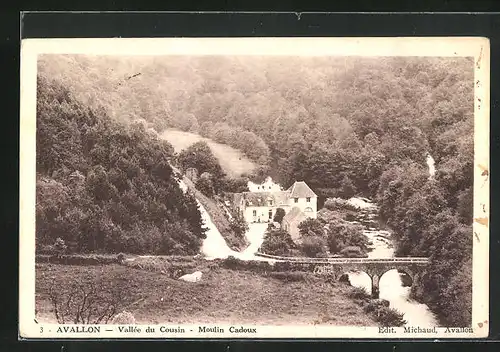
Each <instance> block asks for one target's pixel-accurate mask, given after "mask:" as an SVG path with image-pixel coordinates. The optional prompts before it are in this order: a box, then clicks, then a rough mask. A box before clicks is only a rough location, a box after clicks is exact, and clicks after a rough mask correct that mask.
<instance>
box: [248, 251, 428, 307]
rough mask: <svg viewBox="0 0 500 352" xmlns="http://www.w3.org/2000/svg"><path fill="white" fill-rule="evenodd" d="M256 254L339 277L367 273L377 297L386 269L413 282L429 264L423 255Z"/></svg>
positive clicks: (374, 294)
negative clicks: (371, 256) (359, 256)
mask: <svg viewBox="0 0 500 352" xmlns="http://www.w3.org/2000/svg"><path fill="white" fill-rule="evenodd" d="M256 255H258V256H261V257H265V258H269V259H273V260H275V261H277V262H288V263H296V264H309V265H311V264H312V268H314V269H313V272H314V273H315V274H317V275H329V276H333V277H335V278H336V279H339V278H340V277H341V276H342V275H344V274H346V273H348V272H351V271H362V272H365V273H366V274H368V276H369V277H370V279H371V281H372V296H374V297H376V298H378V294H379V280H380V278H381V277H382V275H384V274H385V273H386V272H387V271H389V270H393V269H395V270H398V271H399V272H404V273H406V274H407V275H409V276H410V277H411V279H412V282H415V281H416V280H417V279H418V277H419V275H420V274H421V273H422V272H423V271H424V270H425V268H426V267H427V266H428V265H429V258H425V257H396V258H307V257H281V256H273V255H268V254H263V253H257V254H256Z"/></svg>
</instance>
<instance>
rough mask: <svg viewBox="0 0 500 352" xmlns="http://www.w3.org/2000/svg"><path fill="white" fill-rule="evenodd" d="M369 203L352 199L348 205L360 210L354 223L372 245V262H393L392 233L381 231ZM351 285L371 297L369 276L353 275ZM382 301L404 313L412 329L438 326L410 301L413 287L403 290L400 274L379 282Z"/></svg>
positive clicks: (392, 273) (424, 307) (390, 274)
mask: <svg viewBox="0 0 500 352" xmlns="http://www.w3.org/2000/svg"><path fill="white" fill-rule="evenodd" d="M367 201H368V200H367V199H361V198H351V199H350V200H349V202H350V203H351V204H353V205H356V206H357V207H358V209H359V212H358V216H357V218H356V219H355V221H356V222H357V223H359V224H360V225H361V226H363V227H364V231H363V232H364V234H365V236H366V237H368V239H369V240H370V241H371V242H372V245H371V248H372V250H371V251H370V252H368V257H369V258H392V257H394V248H393V245H392V241H391V234H390V232H389V231H385V230H381V229H380V228H379V224H378V221H377V214H378V209H377V206H376V205H375V204H373V203H370V202H367ZM349 281H350V282H351V285H353V286H356V287H362V288H364V289H366V290H367V291H368V292H369V293H371V279H370V277H369V276H368V274H366V273H361V272H350V273H349ZM379 286H380V298H382V299H386V300H388V301H389V302H390V306H391V307H392V308H395V309H397V310H398V311H400V312H401V313H404V319H405V320H406V321H407V325H412V326H438V322H437V319H436V317H435V316H434V314H433V313H432V312H431V311H430V310H429V307H427V305H425V304H422V303H418V302H416V301H414V300H412V299H410V298H409V296H410V289H411V287H410V286H406V287H405V286H404V285H403V282H402V280H401V276H400V275H399V273H398V271H397V270H389V271H388V272H386V273H385V274H384V275H382V277H381V278H380V281H379Z"/></svg>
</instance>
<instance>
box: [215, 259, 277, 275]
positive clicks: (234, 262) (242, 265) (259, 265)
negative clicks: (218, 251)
mask: <svg viewBox="0 0 500 352" xmlns="http://www.w3.org/2000/svg"><path fill="white" fill-rule="evenodd" d="M220 265H221V267H223V268H226V269H231V270H248V271H253V272H257V273H263V272H269V271H272V266H271V264H269V263H268V262H261V261H257V260H248V261H245V260H241V259H238V258H235V257H233V256H229V257H227V258H225V259H223V260H222V261H221V263H220Z"/></svg>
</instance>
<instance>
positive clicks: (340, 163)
mask: <svg viewBox="0 0 500 352" xmlns="http://www.w3.org/2000/svg"><path fill="white" fill-rule="evenodd" d="M39 69H40V73H41V74H42V75H45V76H47V77H51V78H54V79H55V80H56V81H58V82H61V84H63V85H64V86H65V87H66V88H67V89H68V91H69V92H71V95H73V96H75V97H76V98H78V100H80V101H81V102H82V103H83V104H85V105H88V106H90V107H92V108H94V109H97V108H98V107H102V108H103V109H104V111H105V112H106V113H107V114H109V116H111V117H113V118H115V119H117V120H120V121H123V122H130V121H134V120H135V119H137V118H143V119H145V120H147V121H149V122H150V123H151V124H152V125H153V126H154V127H155V129H157V130H158V131H160V130H163V129H164V128H167V127H168V128H177V129H181V130H184V131H191V132H196V133H199V134H201V135H203V136H205V137H209V138H212V139H214V140H215V141H218V142H222V143H227V144H230V145H231V146H233V147H236V148H238V149H240V150H241V151H243V152H244V153H245V154H246V155H247V156H248V157H250V158H252V159H253V160H255V161H257V162H258V163H260V164H261V165H262V166H263V167H264V172H262V173H261V175H266V174H267V173H269V174H271V175H272V176H273V177H274V178H275V179H277V180H278V181H279V182H280V183H281V184H282V185H283V186H284V187H285V188H286V187H288V186H289V185H290V184H292V183H293V182H294V181H295V180H304V181H306V182H307V183H308V185H310V186H311V188H313V189H314V190H315V191H316V192H317V193H318V194H319V195H320V196H322V197H326V196H346V195H347V194H351V195H352V194H357V195H362V196H366V197H370V198H374V199H376V201H377V202H378V203H379V205H380V209H381V210H380V212H381V216H382V218H383V219H384V220H385V221H386V222H387V224H388V226H389V227H391V228H392V229H393V230H394V233H395V236H396V239H397V243H396V245H397V254H398V255H400V256H404V255H422V256H430V258H431V260H432V263H433V264H432V267H431V268H432V269H431V270H430V271H429V273H428V275H426V276H425V277H423V278H422V280H421V282H420V283H419V284H418V285H414V294H415V296H416V297H418V298H419V299H420V300H423V301H425V302H426V303H428V304H429V306H430V307H431V308H432V309H433V310H434V311H436V312H437V313H438V314H439V316H440V318H441V320H442V321H443V322H444V323H446V324H451V325H470V306H471V299H470V296H471V277H470V272H471V270H470V269H471V268H470V257H471V247H472V226H471V224H472V198H473V197H472V186H473V177H472V175H473V152H474V146H473V127H474V121H473V89H474V73H473V60H472V58H418V57H399V58H392V57H387V58H384V57H379V58H359V57H346V58H344V57H336V58H323V57H260V56H247V57H210V56H204V57H168V58H167V57H154V58H147V57H133V58H127V59H126V60H125V59H120V60H118V59H117V58H113V57H106V58H104V57H91V56H85V57H78V56H57V57H54V56H44V57H41V60H40V65H39ZM61 109H62V108H61ZM103 114H104V112H103ZM54 135H55V134H54ZM113 140H114V139H113ZM117 143H118V142H117ZM66 150H68V151H69V149H66ZM73 154H74V153H71V155H73ZM428 154H430V155H432V157H433V158H434V159H435V160H436V165H435V166H436V170H437V171H436V174H435V176H434V177H432V178H429V173H428V169H427V165H426V162H425V161H426V156H427V155H428ZM266 170H267V171H266ZM452 278H455V279H453V280H452ZM458 278H460V279H458ZM457 305H461V306H464V305H465V306H466V307H468V308H469V313H466V314H462V313H459V311H460V312H462V310H456V309H455V307H456V306H457Z"/></svg>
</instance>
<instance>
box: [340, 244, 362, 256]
mask: <svg viewBox="0 0 500 352" xmlns="http://www.w3.org/2000/svg"><path fill="white" fill-rule="evenodd" d="M340 255H341V256H343V257H348V258H363V257H366V253H364V252H363V251H362V250H361V248H359V247H357V246H348V247H345V248H344V249H342V250H341V251H340Z"/></svg>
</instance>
